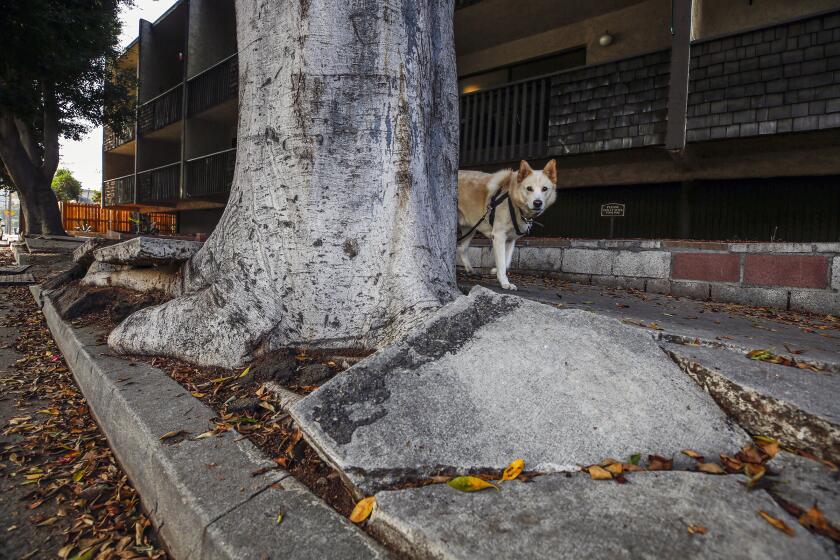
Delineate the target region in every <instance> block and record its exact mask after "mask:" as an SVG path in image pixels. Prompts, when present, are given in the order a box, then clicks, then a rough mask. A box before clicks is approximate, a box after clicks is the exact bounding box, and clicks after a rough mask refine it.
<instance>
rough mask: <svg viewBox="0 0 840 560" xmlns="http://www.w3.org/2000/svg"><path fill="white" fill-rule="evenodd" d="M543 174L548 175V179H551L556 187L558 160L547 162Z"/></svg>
mask: <svg viewBox="0 0 840 560" xmlns="http://www.w3.org/2000/svg"><path fill="white" fill-rule="evenodd" d="M543 174H544V175H545V176H546V177H548V180H549V181H551V184H552V185H554V186H555V187H556V186H557V161H556V160H551V161H549V162H548V163H546V164H545V167H544V168H543Z"/></svg>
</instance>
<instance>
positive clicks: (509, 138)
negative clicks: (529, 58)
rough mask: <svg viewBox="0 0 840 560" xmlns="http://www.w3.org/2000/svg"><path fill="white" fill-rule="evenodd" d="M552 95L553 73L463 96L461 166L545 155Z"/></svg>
mask: <svg viewBox="0 0 840 560" xmlns="http://www.w3.org/2000/svg"><path fill="white" fill-rule="evenodd" d="M550 95H551V77H550V76H542V77H539V78H535V79H532V80H524V81H521V82H514V83H510V84H505V85H503V86H499V87H496V88H493V89H488V90H482V91H478V92H476V93H468V94H464V95H462V96H461V99H460V120H461V122H460V129H461V133H460V134H461V136H460V141H461V144H460V145H461V148H460V165H461V166H462V167H463V166H467V165H480V164H482V163H491V162H500V161H513V160H518V159H527V158H534V157H544V156H545V154H546V146H547V142H548V110H549V99H550Z"/></svg>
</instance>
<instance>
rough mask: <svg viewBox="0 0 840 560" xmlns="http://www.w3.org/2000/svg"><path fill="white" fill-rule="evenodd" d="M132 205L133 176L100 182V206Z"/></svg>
mask: <svg viewBox="0 0 840 560" xmlns="http://www.w3.org/2000/svg"><path fill="white" fill-rule="evenodd" d="M132 203H134V175H133V174H132V175H125V176H123V177H117V178H115V179H108V180H105V181H102V205H103V206H117V205H119V204H132Z"/></svg>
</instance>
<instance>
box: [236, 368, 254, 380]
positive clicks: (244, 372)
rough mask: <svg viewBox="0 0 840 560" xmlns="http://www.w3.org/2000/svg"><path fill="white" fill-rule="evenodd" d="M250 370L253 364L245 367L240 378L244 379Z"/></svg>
mask: <svg viewBox="0 0 840 560" xmlns="http://www.w3.org/2000/svg"><path fill="white" fill-rule="evenodd" d="M249 371H251V366H248V367H246V368H245V371H243V372H242V373H240V374H239V379H242V378H243V377H245V376H246V375H248V372H249Z"/></svg>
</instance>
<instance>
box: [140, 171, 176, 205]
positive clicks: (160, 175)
mask: <svg viewBox="0 0 840 560" xmlns="http://www.w3.org/2000/svg"><path fill="white" fill-rule="evenodd" d="M180 190H181V162H175V163H170V164H168V165H162V166H161V167H156V168H154V169H148V170H146V171H142V172H140V173H138V174H137V202H138V203H151V202H169V201H174V200H177V199H178V198H180Z"/></svg>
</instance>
